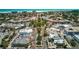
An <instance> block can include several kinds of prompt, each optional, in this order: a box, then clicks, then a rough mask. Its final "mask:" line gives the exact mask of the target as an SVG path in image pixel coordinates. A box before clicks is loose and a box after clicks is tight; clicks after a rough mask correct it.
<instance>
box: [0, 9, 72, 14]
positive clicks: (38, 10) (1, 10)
mask: <svg viewBox="0 0 79 59" xmlns="http://www.w3.org/2000/svg"><path fill="white" fill-rule="evenodd" d="M70 10H72V9H0V13H8V12H26V11H27V12H32V11H36V12H48V11H70Z"/></svg>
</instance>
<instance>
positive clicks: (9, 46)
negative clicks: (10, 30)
mask: <svg viewBox="0 0 79 59" xmlns="http://www.w3.org/2000/svg"><path fill="white" fill-rule="evenodd" d="M18 35H19V34H17V35H16V36H15V37H14V38H13V39H12V41H11V42H10V44H9V45H8V47H7V48H11V45H12V42H13V41H14V40H15V39H16V37H18Z"/></svg>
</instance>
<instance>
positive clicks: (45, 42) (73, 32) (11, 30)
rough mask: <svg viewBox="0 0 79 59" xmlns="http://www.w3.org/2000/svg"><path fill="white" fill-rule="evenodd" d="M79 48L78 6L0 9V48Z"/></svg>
mask: <svg viewBox="0 0 79 59" xmlns="http://www.w3.org/2000/svg"><path fill="white" fill-rule="evenodd" d="M78 48H79V10H78V9H0V49H78Z"/></svg>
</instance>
